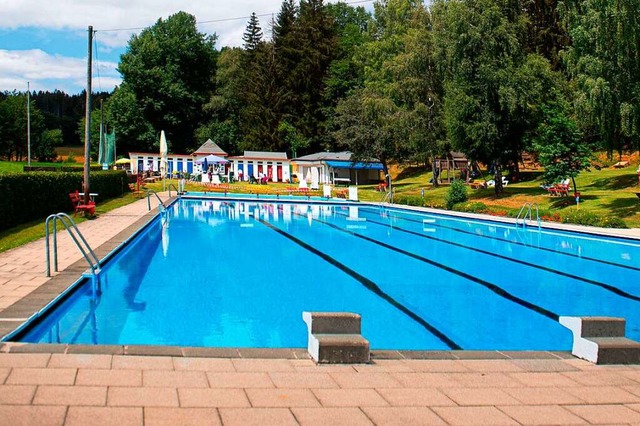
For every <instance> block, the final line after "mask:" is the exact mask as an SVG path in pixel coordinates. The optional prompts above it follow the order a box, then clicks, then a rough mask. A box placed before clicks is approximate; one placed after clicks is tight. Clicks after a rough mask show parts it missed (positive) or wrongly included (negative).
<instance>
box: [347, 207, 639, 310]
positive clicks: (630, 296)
mask: <svg viewBox="0 0 640 426" xmlns="http://www.w3.org/2000/svg"><path fill="white" fill-rule="evenodd" d="M339 214H341V213H339ZM367 220H368V221H369V222H371V223H375V224H377V225H381V226H386V227H389V225H388V224H386V223H382V222H377V221H375V220H371V219H367ZM410 221H411V222H414V221H413V220H410ZM417 223H420V222H417ZM393 229H396V230H398V231H401V232H406V233H408V234H412V235H417V236H419V237H422V238H427V239H429V240H432V241H438V242H441V243H445V244H449V245H452V246H456V247H461V248H463V249H467V250H471V251H475V252H477V253H482V254H486V255H488V256H493V257H497V258H499V259H503V260H508V261H510V262H514V263H519V264H521V265H525V266H529V267H532V268H536V269H540V270H542V271H546V272H550V273H552V274H557V275H561V276H563V277H567V278H571V279H574V280H576V281H582V282H584V283H586V284H591V285H594V286H597V287H601V288H603V289H605V290H608V291H610V292H612V293H615V294H617V295H618V296H621V297H624V298H626V299H630V300H633V301H636V302H640V297H638V296H635V295H633V294H631V293H627V292H626V291H624V290H621V289H619V288H618V287H615V286H612V285H610V284H605V283H601V282H599V281H594V280H591V279H589V278H583V277H579V276H577V275H573V274H569V273H567V272H562V271H558V270H557V269H552V268H549V267H547V266H542V265H537V264H535V263H530V262H525V261H524V260H519V259H514V258H512V257H508V256H504V255H501V254H498V253H493V252H490V251H486V250H482V249H479V248H475V247H469V246H465V245H463V244H460V243H456V242H453V241H447V240H443V239H441V238H436V237H431V236H429V235H424V234H421V233H419V232H415V231H410V230H408V229H404V228H401V227H394V228H393ZM471 235H476V234H473V233H471ZM503 241H505V242H506V240H503Z"/></svg>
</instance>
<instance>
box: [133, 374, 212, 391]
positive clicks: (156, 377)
mask: <svg viewBox="0 0 640 426" xmlns="http://www.w3.org/2000/svg"><path fill="white" fill-rule="evenodd" d="M142 386H150V387H174V388H208V387H209V382H208V381H207V375H206V374H205V373H204V372H203V371H170V370H145V371H143V372H142Z"/></svg>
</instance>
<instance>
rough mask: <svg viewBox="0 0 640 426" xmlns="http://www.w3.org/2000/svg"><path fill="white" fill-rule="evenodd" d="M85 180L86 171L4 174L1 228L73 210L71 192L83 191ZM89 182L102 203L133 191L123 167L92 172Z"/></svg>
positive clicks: (0, 184) (0, 180)
mask: <svg viewBox="0 0 640 426" xmlns="http://www.w3.org/2000/svg"><path fill="white" fill-rule="evenodd" d="M82 181H83V173H82V172H73V173H68V172H62V173H61V172H31V173H7V174H0V200H1V201H0V230H3V229H7V228H11V227H14V226H17V225H20V224H23V223H26V222H30V221H33V220H37V219H42V220H44V219H46V218H47V216H49V215H50V214H53V213H59V212H69V211H72V205H71V201H70V200H69V192H73V191H76V190H78V191H80V192H82ZM89 183H90V190H91V192H97V193H98V194H100V195H99V197H98V198H97V200H96V204H98V205H100V203H101V202H104V201H106V200H108V199H110V198H114V197H118V196H120V195H122V194H124V193H125V192H129V186H128V184H127V173H126V172H124V171H122V170H107V171H98V172H92V173H91V176H90V180H89Z"/></svg>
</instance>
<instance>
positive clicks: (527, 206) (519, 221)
mask: <svg viewBox="0 0 640 426" xmlns="http://www.w3.org/2000/svg"><path fill="white" fill-rule="evenodd" d="M534 208H535V209H536V221H537V222H538V229H540V212H539V210H538V203H524V204H523V205H522V208H521V209H520V211H519V212H518V216H517V217H516V226H520V225H522V226H523V227H525V226H527V220H529V221H532V220H533V217H532V216H533V209H534Z"/></svg>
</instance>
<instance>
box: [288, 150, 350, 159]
mask: <svg viewBox="0 0 640 426" xmlns="http://www.w3.org/2000/svg"><path fill="white" fill-rule="evenodd" d="M327 160H336V161H349V160H351V152H349V151H342V152H318V153H315V154H309V155H303V156H302V157H298V158H295V159H294V161H327Z"/></svg>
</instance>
